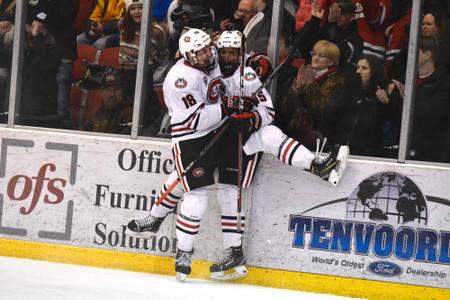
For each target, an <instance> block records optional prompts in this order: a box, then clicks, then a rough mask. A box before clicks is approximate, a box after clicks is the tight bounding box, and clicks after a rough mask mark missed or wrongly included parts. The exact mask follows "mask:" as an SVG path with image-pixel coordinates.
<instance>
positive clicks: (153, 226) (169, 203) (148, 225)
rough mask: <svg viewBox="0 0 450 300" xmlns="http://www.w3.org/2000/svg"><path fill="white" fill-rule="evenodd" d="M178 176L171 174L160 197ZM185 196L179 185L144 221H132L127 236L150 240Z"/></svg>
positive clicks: (154, 206) (155, 205)
mask: <svg viewBox="0 0 450 300" xmlns="http://www.w3.org/2000/svg"><path fill="white" fill-rule="evenodd" d="M177 177H178V175H177V172H176V171H173V172H172V173H170V175H169V177H168V178H167V180H166V182H165V183H164V184H163V186H162V188H161V191H160V192H159V195H162V194H163V193H165V192H166V190H167V188H168V187H169V185H170V184H171V183H172V182H174V181H175V180H176V179H177ZM182 196H183V189H182V188H181V185H180V184H178V185H177V186H176V187H175V188H174V189H173V190H172V191H171V192H170V193H169V194H168V195H167V197H166V198H164V199H162V201H161V203H159V204H156V203H155V204H154V205H153V206H152V209H151V211H150V214H149V215H148V216H147V217H145V218H143V219H136V220H131V221H130V222H129V223H128V225H127V230H126V232H125V233H126V234H128V235H131V236H134V237H139V238H150V237H151V236H152V235H153V234H154V233H156V232H157V231H158V230H159V227H160V226H161V224H162V222H163V221H164V218H165V217H166V216H167V215H168V214H169V213H170V212H172V211H173V209H174V208H175V207H176V206H177V204H178V202H179V201H180V200H181V197H182Z"/></svg>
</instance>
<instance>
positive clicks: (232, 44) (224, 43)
mask: <svg viewBox="0 0 450 300" xmlns="http://www.w3.org/2000/svg"><path fill="white" fill-rule="evenodd" d="M241 41H242V33H241V32H240V31H239V30H233V31H231V30H228V31H224V32H222V33H221V34H220V37H219V39H218V40H217V48H219V49H221V48H239V49H240V48H241Z"/></svg>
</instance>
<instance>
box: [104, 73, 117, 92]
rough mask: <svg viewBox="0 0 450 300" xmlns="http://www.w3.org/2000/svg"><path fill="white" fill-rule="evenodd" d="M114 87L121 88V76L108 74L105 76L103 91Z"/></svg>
mask: <svg viewBox="0 0 450 300" xmlns="http://www.w3.org/2000/svg"><path fill="white" fill-rule="evenodd" d="M112 85H115V86H118V87H120V76H119V74H117V73H116V72H107V73H106V74H105V75H104V76H103V80H102V89H104V88H107V87H109V86H112Z"/></svg>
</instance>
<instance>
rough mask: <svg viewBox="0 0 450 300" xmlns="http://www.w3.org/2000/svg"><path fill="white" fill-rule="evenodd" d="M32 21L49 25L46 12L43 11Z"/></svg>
mask: <svg viewBox="0 0 450 300" xmlns="http://www.w3.org/2000/svg"><path fill="white" fill-rule="evenodd" d="M32 21H38V22H40V23H42V24H47V21H48V16H47V14H46V13H45V12H43V11H41V12H38V13H37V14H36V15H35V16H34V17H33V20H32Z"/></svg>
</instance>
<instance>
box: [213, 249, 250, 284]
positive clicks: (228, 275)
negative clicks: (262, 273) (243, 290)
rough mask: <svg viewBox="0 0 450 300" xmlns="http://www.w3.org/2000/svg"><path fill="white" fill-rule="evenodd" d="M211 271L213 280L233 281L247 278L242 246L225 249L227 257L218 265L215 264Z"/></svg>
mask: <svg viewBox="0 0 450 300" xmlns="http://www.w3.org/2000/svg"><path fill="white" fill-rule="evenodd" d="M209 271H210V272H211V279H213V280H231V279H238V278H241V277H245V276H246V275H247V269H246V268H245V257H244V254H243V253H242V246H237V247H230V248H227V249H225V255H224V257H223V258H221V259H220V260H219V261H218V262H217V263H215V264H213V265H212V266H211V267H210V268H209Z"/></svg>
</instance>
